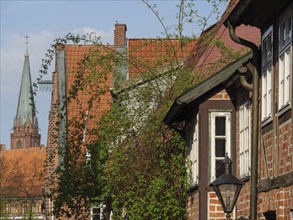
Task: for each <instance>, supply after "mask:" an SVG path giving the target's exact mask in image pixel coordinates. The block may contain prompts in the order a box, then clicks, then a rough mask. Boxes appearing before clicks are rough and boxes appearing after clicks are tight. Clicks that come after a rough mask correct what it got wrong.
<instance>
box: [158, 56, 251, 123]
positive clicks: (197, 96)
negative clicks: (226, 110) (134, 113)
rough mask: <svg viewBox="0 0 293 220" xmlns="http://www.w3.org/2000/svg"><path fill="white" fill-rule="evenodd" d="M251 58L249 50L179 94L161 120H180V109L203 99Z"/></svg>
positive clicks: (168, 121) (182, 109) (165, 121)
mask: <svg viewBox="0 0 293 220" xmlns="http://www.w3.org/2000/svg"><path fill="white" fill-rule="evenodd" d="M251 58H252V52H249V53H248V54H246V55H244V56H242V57H241V58H240V59H238V60H236V61H235V62H233V63H232V64H230V65H228V66H226V67H225V68H223V69H222V70H220V71H219V72H217V73H215V74H214V75H212V76H211V77H209V78H208V79H206V80H204V81H203V82H201V83H200V84H197V85H196V86H195V87H193V88H191V89H189V90H188V91H186V92H185V93H183V94H182V95H180V96H179V97H178V98H176V100H175V101H174V103H173V105H172V106H171V108H170V109H169V111H168V112H167V114H166V116H165V118H164V120H163V121H164V123H165V124H167V125H171V124H172V123H174V122H178V121H181V120H182V117H179V115H180V113H181V112H182V111H184V109H185V108H188V107H190V105H191V104H193V105H194V104H195V102H196V101H199V100H204V98H203V97H204V96H206V95H209V94H210V92H211V91H212V90H213V89H215V88H217V89H218V88H220V87H222V86H221V85H222V84H223V83H224V82H227V81H228V80H229V79H230V78H231V76H232V75H233V74H234V73H235V72H236V71H237V70H238V69H239V68H240V67H241V66H242V64H243V63H246V62H248V61H249V60H250V59H251Z"/></svg>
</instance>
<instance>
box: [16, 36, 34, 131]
mask: <svg viewBox="0 0 293 220" xmlns="http://www.w3.org/2000/svg"><path fill="white" fill-rule="evenodd" d="M28 121H30V123H31V125H33V126H34V125H35V122H36V114H35V105H34V96H33V89H32V80H31V71H30V64H29V54H28V36H27V35H26V49H25V55H24V64H23V70H22V78H21V85H20V91H19V97H18V105H17V112H16V116H15V119H14V127H16V126H17V125H18V124H19V122H20V123H21V125H22V126H25V124H26V123H27V122H28Z"/></svg>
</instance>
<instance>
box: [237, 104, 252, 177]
mask: <svg viewBox="0 0 293 220" xmlns="http://www.w3.org/2000/svg"><path fill="white" fill-rule="evenodd" d="M250 151H251V102H250V100H248V101H246V102H245V103H244V104H242V105H241V106H240V107H239V163H240V166H239V171H240V173H239V175H240V177H241V178H245V177H248V176H250V168H251V160H250Z"/></svg>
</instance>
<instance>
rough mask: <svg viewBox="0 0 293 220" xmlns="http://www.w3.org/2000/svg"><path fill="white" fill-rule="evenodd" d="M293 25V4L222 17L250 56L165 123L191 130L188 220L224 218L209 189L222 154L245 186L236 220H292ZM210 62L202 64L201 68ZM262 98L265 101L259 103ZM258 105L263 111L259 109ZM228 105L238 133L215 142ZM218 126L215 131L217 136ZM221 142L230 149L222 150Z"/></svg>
mask: <svg viewBox="0 0 293 220" xmlns="http://www.w3.org/2000/svg"><path fill="white" fill-rule="evenodd" d="M292 17H293V16H292V3H291V2H290V1H282V3H279V2H275V1H266V2H264V1H253V0H252V1H249V0H247V1H239V2H238V1H231V2H230V5H229V7H228V9H227V11H226V12H225V13H224V15H223V17H222V21H223V22H224V24H225V26H226V27H227V28H229V30H226V31H227V33H228V32H230V36H231V39H233V40H234V41H235V42H237V43H239V45H242V46H247V45H248V49H249V48H252V52H250V54H249V53H248V54H246V55H245V56H244V57H242V58H240V59H236V61H234V62H230V63H228V65H227V66H226V67H224V68H222V69H221V68H220V71H219V72H217V73H215V72H210V73H211V75H212V76H211V77H210V78H208V79H207V80H205V81H204V82H202V83H201V84H198V85H195V87H194V88H193V89H192V90H190V91H188V92H186V93H183V94H182V95H181V96H179V97H178V98H177V99H176V100H175V102H174V104H173V106H172V107H171V108H170V110H169V112H168V114H167V115H166V117H165V123H167V124H170V125H171V124H174V123H176V122H184V123H185V128H184V131H185V133H186V139H187V141H188V143H189V145H190V149H189V150H188V151H187V159H188V160H191V162H192V166H191V170H192V171H193V173H192V178H193V179H191V185H192V187H191V189H190V190H189V197H188V200H187V211H188V219H224V218H225V215H224V213H223V210H222V208H221V206H220V205H219V201H218V199H217V197H216V195H215V193H214V192H213V190H212V189H210V188H209V183H210V182H211V180H213V178H212V176H209V175H212V172H213V170H212V169H214V165H213V163H215V162H214V161H213V160H216V162H217V160H218V159H219V160H220V159H221V157H220V156H223V152H226V153H228V154H229V156H230V157H231V158H232V160H233V161H234V165H233V173H234V174H235V175H236V176H237V177H238V178H240V179H241V180H242V181H243V182H244V183H245V184H244V186H243V188H242V191H241V193H240V196H239V198H238V202H237V205H236V207H235V209H234V212H233V214H232V219H239V218H244V219H262V220H264V219H268V220H274V219H292V204H293V197H292V189H293V188H292V127H293V126H292V104H293V103H292V85H293V82H292ZM243 24H244V25H250V26H243ZM251 26H254V28H252V27H251ZM236 27H237V29H236V33H235V32H234V30H235V28H236ZM243 28H244V29H243ZM251 28H252V29H251ZM255 28H258V29H259V31H257V29H255ZM241 30H244V31H245V32H246V35H245V34H244V35H242V34H241ZM254 31H256V32H254ZM259 32H260V34H259ZM235 35H236V37H235ZM222 36H223V37H225V35H224V34H223V35H222ZM239 36H240V38H239ZM252 36H255V37H257V38H261V41H260V39H256V38H254V39H252V38H251V37H252ZM229 38H230V37H229ZM241 38H243V39H245V40H246V41H244V40H242V39H241ZM247 41H249V42H251V43H247ZM259 45H260V46H259ZM199 51H200V50H199V49H197V50H196V52H197V54H199ZM234 51H237V49H236V48H234ZM238 51H239V50H238ZM246 51H247V50H246ZM211 56H212V55H211ZM245 57H246V58H245ZM259 57H261V60H260V59H258V58H259ZM200 59H201V56H198V55H196V54H195V55H194V56H193V57H191V59H190V60H191V62H193V63H194V64H193V66H195V67H196V65H197V64H198V63H197V62H196V61H197V60H200ZM207 61H208V59H204V61H203V63H204V64H205V62H207ZM203 66H204V65H203ZM255 79H257V80H258V79H259V83H258V82H257V81H255ZM252 82H253V83H254V84H253V83H252ZM255 82H257V83H255ZM223 89H224V91H225V93H223ZM258 92H259V98H258V96H257V98H253V95H254V94H258ZM221 96H222V97H221ZM216 97H218V98H220V99H218V100H216V99H215V98H216ZM254 100H255V103H257V104H256V106H258V108H254V107H253V106H254ZM225 101H229V102H231V104H232V106H231V109H230V112H234V113H235V118H234V119H233V118H232V119H231V126H232V127H230V125H229V128H231V131H232V132H231V134H232V136H231V138H230V140H229V139H228V138H227V136H226V133H225V135H223V134H222V135H219V136H218V135H217V129H220V128H221V127H220V124H219V125H218V123H220V121H221V120H223V119H221V118H218V122H217V119H216V120H213V117H214V116H213V115H214V112H215V111H216V112H221V114H222V115H221V114H219V115H218V116H219V117H224V116H225V114H223V112H225V111H226V110H225V109H227V107H228V104H225V105H222V106H220V102H223V103H224V102H225ZM217 103H218V104H217ZM203 106H208V107H206V108H207V109H208V113H204V112H203V111H202V108H203ZM258 109H259V111H258ZM182 113H184V114H182ZM183 115H184V116H183ZM216 117H217V115H216ZM255 119H256V121H257V123H255V124H254V121H255ZM214 123H215V124H214ZM226 125H227V124H226ZM214 126H216V128H215V129H216V130H213V129H211V128H213V127H214ZM217 126H219V127H217ZM226 128H227V127H226ZM255 128H258V129H257V130H255ZM222 129H223V128H222ZM214 132H215V133H214ZM207 134H208V135H207ZM254 137H257V139H256V140H257V141H256V142H257V143H256V145H255V143H253V138H254ZM219 139H225V141H226V143H225V144H223V143H222V144H221V142H220V141H219ZM206 140H209V141H206ZM227 140H229V142H230V143H231V146H232V147H231V148H230V150H228V148H229V145H227ZM213 141H214V143H213ZM223 146H224V147H223ZM217 147H219V149H218V150H217ZM223 149H224V150H223ZM254 149H256V150H254ZM222 151H223V152H222ZM221 152H222V154H221ZM254 152H256V153H254ZM255 156H256V157H255ZM255 158H257V159H256V160H255ZM218 169H219V170H217V166H216V173H217V172H218V171H219V172H220V173H221V171H220V169H221V168H220V166H219V167H218ZM206 173H208V175H206ZM255 173H256V175H254V174H255ZM216 177H217V175H216ZM255 199H256V200H255Z"/></svg>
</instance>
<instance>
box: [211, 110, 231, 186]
mask: <svg viewBox="0 0 293 220" xmlns="http://www.w3.org/2000/svg"><path fill="white" fill-rule="evenodd" d="M216 117H225V118H226V121H225V128H226V130H225V135H224V136H216V135H215V131H216V129H215V125H216V120H215V119H216ZM216 138H221V139H225V140H226V142H225V143H226V147H225V150H226V152H225V153H228V156H229V157H231V112H229V111H212V112H210V146H211V171H210V175H211V176H210V181H214V180H215V179H216V160H224V159H225V156H224V157H216V143H215V142H216V141H215V140H216Z"/></svg>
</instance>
